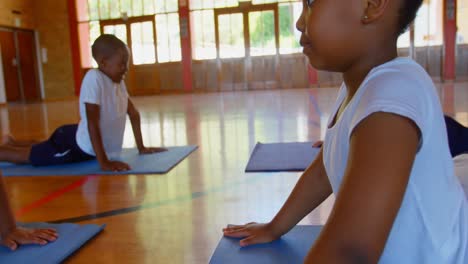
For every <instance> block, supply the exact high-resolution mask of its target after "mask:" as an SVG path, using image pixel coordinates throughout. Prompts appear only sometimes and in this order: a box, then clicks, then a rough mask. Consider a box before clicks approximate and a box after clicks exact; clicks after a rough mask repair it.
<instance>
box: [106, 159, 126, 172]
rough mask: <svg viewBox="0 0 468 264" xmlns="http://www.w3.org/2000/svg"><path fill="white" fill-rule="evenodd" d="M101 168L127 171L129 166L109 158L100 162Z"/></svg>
mask: <svg viewBox="0 0 468 264" xmlns="http://www.w3.org/2000/svg"><path fill="white" fill-rule="evenodd" d="M101 169H102V170H103V171H128V170H130V166H129V165H128V164H127V163H125V162H121V161H112V160H111V161H107V162H105V163H103V164H101Z"/></svg>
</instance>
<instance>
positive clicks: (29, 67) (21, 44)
mask: <svg viewBox="0 0 468 264" xmlns="http://www.w3.org/2000/svg"><path fill="white" fill-rule="evenodd" d="M0 51H1V54H2V61H1V63H2V66H3V71H4V78H5V94H6V100H7V102H34V101H39V100H40V88H39V75H38V66H37V63H38V58H37V55H36V43H35V36H34V32H33V31H27V30H11V29H0Z"/></svg>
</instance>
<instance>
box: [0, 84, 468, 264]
mask: <svg viewBox="0 0 468 264" xmlns="http://www.w3.org/2000/svg"><path fill="white" fill-rule="evenodd" d="M438 89H439V91H440V95H441V99H442V104H443V107H444V111H445V112H446V113H447V114H449V115H452V116H455V117H456V118H457V120H459V121H460V122H462V123H463V124H465V125H468V83H458V84H454V85H444V86H442V85H439V86H438ZM336 94H337V89H336V88H322V89H320V88H319V89H308V90H305V89H303V90H284V91H278V90H274V91H255V92H236V93H219V94H195V95H178V96H159V97H144V98H134V102H135V104H136V105H137V107H138V108H139V110H140V112H141V113H142V122H143V125H142V130H143V138H144V141H145V142H146V143H147V144H151V145H154V146H159V145H162V146H180V145H187V144H196V145H199V146H200V148H199V149H198V150H197V151H196V152H194V153H193V154H191V155H190V156H189V157H188V158H187V159H186V160H184V161H183V162H182V163H180V164H179V165H178V166H177V167H176V168H174V169H173V170H172V171H170V172H169V173H168V174H166V175H139V176H137V175H129V176H88V177H76V176H68V177H8V178H6V183H7V187H8V190H9V194H10V197H11V201H12V204H13V208H14V210H15V212H16V213H17V215H18V220H20V221H24V222H26V221H54V220H62V219H69V220H70V221H76V222H78V223H97V224H106V225H107V227H106V228H105V231H104V232H103V233H102V234H100V235H99V236H98V237H96V239H94V240H92V241H91V242H90V243H88V244H87V245H86V246H85V247H84V248H82V249H81V250H80V251H79V252H78V253H77V254H75V255H74V256H72V257H71V258H70V259H69V261H68V262H69V263H207V262H208V261H209V259H210V257H211V254H212V253H213V251H214V249H215V247H216V245H217V243H218V241H219V239H220V238H221V228H222V227H224V226H225V225H226V224H228V223H245V222H248V221H259V222H261V221H268V220H270V219H271V218H272V217H273V216H274V214H275V213H276V212H277V210H278V209H279V208H280V206H281V205H282V204H283V202H284V201H285V199H286V198H287V196H288V194H289V192H290V191H291V189H292V188H293V186H294V184H295V183H296V181H297V179H298V177H299V175H300V174H299V173H253V174H251V173H249V174H246V173H244V169H245V166H246V163H247V160H248V158H249V154H250V152H251V150H252V149H253V147H254V145H255V143H256V142H258V141H260V142H288V141H313V140H317V139H320V138H323V136H324V134H323V132H324V129H325V124H326V121H327V119H328V116H329V114H330V108H331V106H332V103H333V102H334V100H335V96H336ZM0 120H1V123H0V125H1V133H2V134H12V135H13V136H15V137H17V138H19V139H35V138H37V139H45V138H46V137H48V136H49V134H50V133H51V132H52V131H53V130H54V129H55V128H56V127H57V126H60V125H62V124H66V123H76V122H77V121H78V120H79V117H78V108H77V102H76V101H68V102H54V103H46V104H26V105H21V104H17V105H9V106H8V107H1V108H0ZM124 145H125V147H132V146H134V140H133V134H132V133H131V128H130V126H129V124H128V125H127V131H126V133H125V140H124ZM51 194H52V195H54V194H57V195H55V196H56V198H54V199H51V200H47V199H44V197H50V195H51ZM332 204H333V197H331V198H330V199H329V200H327V201H326V202H325V203H324V204H323V205H322V206H321V207H320V208H318V209H317V210H316V211H314V212H313V213H312V214H310V215H309V216H307V217H306V218H305V219H304V220H303V221H302V223H303V224H323V223H325V221H326V219H327V216H328V214H329V212H330V209H331V206H332ZM106 215H112V216H106Z"/></svg>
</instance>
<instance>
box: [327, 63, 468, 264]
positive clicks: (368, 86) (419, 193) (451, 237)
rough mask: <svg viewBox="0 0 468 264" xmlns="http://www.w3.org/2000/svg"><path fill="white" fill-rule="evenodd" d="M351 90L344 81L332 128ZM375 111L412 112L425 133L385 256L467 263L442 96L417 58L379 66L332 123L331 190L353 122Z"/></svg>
mask: <svg viewBox="0 0 468 264" xmlns="http://www.w3.org/2000/svg"><path fill="white" fill-rule="evenodd" d="M346 93H347V90H346V86H345V84H343V85H342V87H341V89H340V92H339V94H338V99H337V101H336V103H335V106H334V109H333V112H332V115H330V119H329V122H328V127H330V124H331V122H332V120H333V119H334V117H335V115H336V112H337V111H338V109H339V107H340V105H341V103H342V101H343V100H344V98H345V97H346ZM375 112H388V113H394V114H397V115H401V116H404V117H406V118H409V119H411V120H412V121H413V122H414V123H415V124H416V125H417V126H418V128H419V129H420V131H421V134H422V135H421V142H420V147H419V151H418V153H417V155H416V159H415V161H414V164H413V168H412V171H411V175H410V179H409V183H408V187H407V190H406V193H405V196H404V199H403V202H402V205H401V208H400V210H399V212H398V215H397V217H396V219H395V222H394V224H393V227H392V230H391V233H390V235H389V237H388V240H387V244H386V246H385V249H384V252H383V254H382V256H381V259H380V262H379V263H385V264H386V263H389V264H390V263H408V264H409V263H434V264H436V263H457V264H466V263H468V252H467V251H468V249H467V247H468V203H467V200H466V197H465V193H464V191H463V189H462V186H461V184H460V182H459V180H458V178H457V177H456V176H455V174H454V169H453V160H452V157H451V155H450V151H449V147H448V139H447V134H446V133H447V132H446V127H445V121H444V117H443V112H442V108H441V105H440V101H439V97H438V95H437V92H436V89H435V87H434V84H433V82H432V80H431V79H430V77H429V76H428V75H427V73H426V72H425V70H424V69H423V68H422V67H420V66H419V65H418V64H417V63H416V62H414V61H412V60H411V59H409V58H397V59H395V60H393V61H390V62H388V63H385V64H383V65H380V66H378V67H376V68H374V69H373V70H372V71H371V72H370V73H369V74H368V76H367V77H366V79H365V80H364V82H363V83H362V85H361V87H360V88H359V89H358V91H357V92H356V94H355V95H354V97H353V98H352V100H351V102H350V103H349V104H348V105H347V106H346V108H345V110H344V111H343V113H342V115H341V117H339V119H338V120H337V121H336V123H335V125H334V126H333V127H331V128H328V129H327V133H326V137H325V142H324V145H323V159H324V165H325V169H326V172H327V174H328V177H329V179H330V183H331V185H332V188H333V192H334V193H335V194H336V193H338V191H339V189H340V186H341V182H342V179H343V175H344V171H345V168H346V164H347V160H348V152H349V139H350V136H351V133H352V132H353V129H354V128H355V127H356V126H357V125H358V124H359V123H360V122H361V121H362V120H363V119H365V118H366V117H368V116H369V115H370V114H372V113H375ZM375 177H379V175H375ZM369 232H372V231H371V230H369Z"/></svg>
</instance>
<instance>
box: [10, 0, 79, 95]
mask: <svg viewBox="0 0 468 264" xmlns="http://www.w3.org/2000/svg"><path fill="white" fill-rule="evenodd" d="M2 1H3V0H2ZM33 7H34V15H35V24H36V27H35V29H36V30H37V32H38V33H39V41H40V47H41V49H42V48H45V49H47V57H48V61H47V62H46V63H43V64H42V70H43V76H44V90H45V96H46V100H56V99H63V98H70V97H73V96H74V82H73V68H72V59H71V56H72V54H71V49H70V27H69V22H68V7H67V1H64V0H40V1H37V0H36V1H33Z"/></svg>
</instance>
